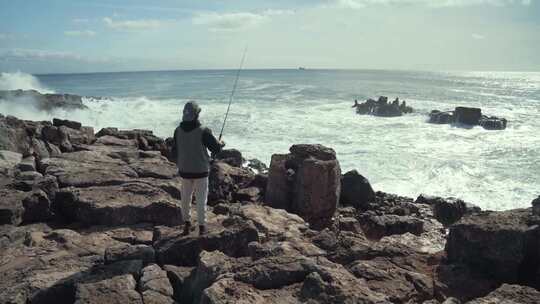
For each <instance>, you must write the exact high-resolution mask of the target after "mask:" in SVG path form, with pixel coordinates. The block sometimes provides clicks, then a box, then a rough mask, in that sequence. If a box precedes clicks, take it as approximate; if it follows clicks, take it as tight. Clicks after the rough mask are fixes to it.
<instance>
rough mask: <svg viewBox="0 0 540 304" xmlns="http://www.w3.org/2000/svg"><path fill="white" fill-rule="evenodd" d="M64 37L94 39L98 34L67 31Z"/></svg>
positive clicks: (88, 31) (87, 31)
mask: <svg viewBox="0 0 540 304" xmlns="http://www.w3.org/2000/svg"><path fill="white" fill-rule="evenodd" d="M64 35H66V36H70V37H94V36H95V35H96V32H94V31H90V30H86V31H65V32H64Z"/></svg>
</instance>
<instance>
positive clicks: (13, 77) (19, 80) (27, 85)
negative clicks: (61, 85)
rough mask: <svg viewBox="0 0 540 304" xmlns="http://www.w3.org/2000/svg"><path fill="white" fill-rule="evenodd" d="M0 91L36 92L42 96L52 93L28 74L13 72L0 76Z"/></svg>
mask: <svg viewBox="0 0 540 304" xmlns="http://www.w3.org/2000/svg"><path fill="white" fill-rule="evenodd" d="M0 90H36V91H38V92H40V93H42V94H45V93H54V91H53V90H51V89H49V88H47V87H45V86H43V85H42V84H41V83H40V82H39V80H38V79H37V78H36V77H35V76H33V75H30V74H26V73H22V72H15V73H1V74H0Z"/></svg>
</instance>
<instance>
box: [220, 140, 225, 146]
mask: <svg viewBox="0 0 540 304" xmlns="http://www.w3.org/2000/svg"><path fill="white" fill-rule="evenodd" d="M219 145H220V146H221V147H222V148H223V147H225V142H224V141H223V140H220V141H219Z"/></svg>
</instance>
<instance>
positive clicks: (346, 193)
mask: <svg viewBox="0 0 540 304" xmlns="http://www.w3.org/2000/svg"><path fill="white" fill-rule="evenodd" d="M374 199H375V192H373V188H371V185H370V184H369V181H368V180H367V179H366V178H365V177H363V176H362V175H360V174H359V173H358V171H356V170H352V171H349V172H347V173H345V174H344V175H343V176H342V177H341V196H340V203H341V205H344V206H354V207H356V208H359V209H365V206H366V204H367V203H368V202H371V201H373V200H374Z"/></svg>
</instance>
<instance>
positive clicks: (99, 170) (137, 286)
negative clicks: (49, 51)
mask: <svg viewBox="0 0 540 304" xmlns="http://www.w3.org/2000/svg"><path fill="white" fill-rule="evenodd" d="M0 134H1V135H2V137H0V195H1V197H2V199H1V200H0V273H2V280H1V281H0V303H2V304H3V303H69V304H71V303H141V304H142V303H216V304H217V303H321V304H322V303H336V304H337V303H373V304H375V303H442V302H444V303H459V301H463V302H466V301H471V302H467V303H495V302H501V303H502V302H505V301H508V302H510V301H513V302H512V303H524V304H533V303H538V299H540V293H539V292H538V291H537V290H536V289H534V288H539V287H540V272H539V265H540V254H539V252H538V249H539V248H540V246H539V241H538V240H540V231H539V229H538V227H539V224H540V216H539V215H538V214H539V213H540V212H538V208H537V207H538V205H540V203H538V202H539V201H540V198H539V199H537V200H535V201H534V206H535V212H534V213H533V212H532V208H529V209H522V210H510V211H504V212H485V211H481V210H479V208H477V207H475V206H473V205H471V204H468V203H465V202H463V201H461V200H459V199H454V198H440V197H430V196H425V195H422V196H420V197H419V198H418V199H416V200H413V199H411V198H406V197H400V196H396V195H391V194H387V193H383V192H375V191H374V190H373V188H372V187H371V185H370V184H369V181H368V180H367V179H366V178H365V177H363V176H362V175H360V174H359V173H358V172H356V171H351V172H347V173H345V174H344V175H341V174H340V171H341V170H340V167H339V162H338V161H337V159H336V154H335V152H334V151H333V150H332V149H330V148H327V147H324V146H320V145H294V146H292V147H291V149H290V152H291V153H289V154H284V155H274V156H273V157H272V164H271V166H270V169H269V172H268V173H264V172H261V170H252V169H250V168H249V167H246V166H244V165H245V163H246V162H245V161H244V159H243V157H242V155H241V153H240V152H239V151H234V150H227V151H225V152H223V153H221V154H220V155H218V156H216V160H215V162H213V163H212V166H211V167H212V168H211V172H210V194H209V206H210V207H209V210H208V213H207V218H208V233H207V234H206V235H203V236H201V237H198V236H196V234H195V233H191V234H189V235H183V233H182V229H181V228H182V227H180V226H179V225H181V224H182V210H181V208H180V202H179V199H180V195H181V194H180V186H181V180H180V178H179V177H178V176H177V174H176V166H175V164H174V163H172V162H170V161H169V159H172V158H171V157H170V156H171V155H170V145H168V143H170V142H171V141H170V140H163V139H161V138H158V137H156V136H154V135H153V134H152V132H151V131H145V130H118V129H115V128H106V129H102V130H101V131H100V132H98V133H97V134H94V132H93V129H92V128H90V127H84V126H81V124H80V123H78V122H74V121H66V120H54V121H53V122H52V123H51V122H33V121H23V120H19V119H17V118H15V117H4V116H1V115H0ZM167 157H169V159H168V158H167ZM445 227H449V235H448V241H447V240H446V229H445ZM501 284H502V285H501ZM510 284H513V285H510ZM517 284H519V285H517Z"/></svg>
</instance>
